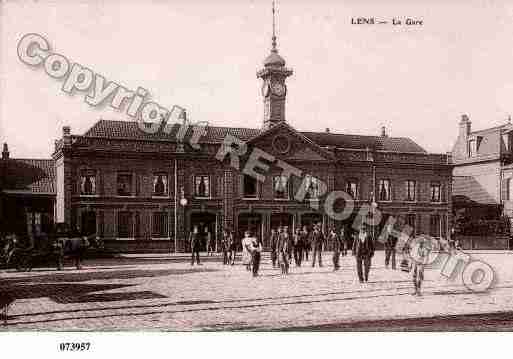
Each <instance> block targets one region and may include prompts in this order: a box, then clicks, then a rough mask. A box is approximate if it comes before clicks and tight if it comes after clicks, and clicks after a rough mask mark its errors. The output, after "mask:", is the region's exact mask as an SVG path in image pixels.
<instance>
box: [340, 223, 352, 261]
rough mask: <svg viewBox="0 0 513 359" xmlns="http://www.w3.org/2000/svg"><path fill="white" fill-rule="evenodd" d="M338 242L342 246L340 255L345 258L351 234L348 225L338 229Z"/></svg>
mask: <svg viewBox="0 0 513 359" xmlns="http://www.w3.org/2000/svg"><path fill="white" fill-rule="evenodd" d="M340 241H341V245H342V247H341V248H340V254H341V255H342V256H343V257H345V256H347V248H349V242H350V241H351V233H350V229H349V226H348V225H344V226H342V228H341V229H340Z"/></svg>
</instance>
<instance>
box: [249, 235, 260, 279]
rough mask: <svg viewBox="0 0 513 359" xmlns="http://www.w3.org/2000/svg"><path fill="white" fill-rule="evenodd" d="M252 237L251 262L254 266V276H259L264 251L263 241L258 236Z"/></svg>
mask: <svg viewBox="0 0 513 359" xmlns="http://www.w3.org/2000/svg"><path fill="white" fill-rule="evenodd" d="M250 238H251V263H252V266H253V277H257V276H258V269H259V268H260V258H261V253H262V242H261V241H260V240H259V239H258V238H256V237H250Z"/></svg>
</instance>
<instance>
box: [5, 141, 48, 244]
mask: <svg viewBox="0 0 513 359" xmlns="http://www.w3.org/2000/svg"><path fill="white" fill-rule="evenodd" d="M55 185H56V181H55V164H54V161H53V160H52V159H23V158H12V157H10V153H9V148H8V145H7V143H5V144H4V145H3V150H2V159H1V160H0V232H3V233H9V232H14V233H18V234H20V235H26V236H28V237H29V238H33V235H34V234H37V233H38V232H39V231H47V230H48V228H49V226H50V225H51V224H52V223H53V222H54V206H55V197H56V191H55Z"/></svg>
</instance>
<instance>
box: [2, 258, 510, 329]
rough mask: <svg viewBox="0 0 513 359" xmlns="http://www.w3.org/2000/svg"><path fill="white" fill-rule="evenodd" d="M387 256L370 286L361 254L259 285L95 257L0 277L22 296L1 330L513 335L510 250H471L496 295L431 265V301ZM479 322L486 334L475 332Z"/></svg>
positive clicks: (225, 270)
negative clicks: (359, 269) (361, 270)
mask: <svg viewBox="0 0 513 359" xmlns="http://www.w3.org/2000/svg"><path fill="white" fill-rule="evenodd" d="M383 257H384V253H383V252H376V255H375V257H374V261H373V267H372V270H371V274H370V277H369V282H368V283H364V284H361V283H359V282H358V280H357V279H356V275H355V268H354V259H353V257H351V256H347V257H342V267H341V269H340V270H339V271H338V272H333V270H332V265H331V260H330V259H331V254H330V253H326V254H325V256H324V267H322V268H318V267H315V268H312V267H311V263H310V262H307V263H306V264H305V265H303V266H302V267H300V268H297V267H295V266H291V274H290V275H289V276H286V277H283V276H281V275H280V274H279V270H278V269H273V268H272V267H271V265H270V263H269V259H268V256H265V257H264V261H263V265H262V270H261V275H260V276H259V277H258V278H252V277H251V276H250V274H249V273H248V272H247V271H246V270H245V268H244V267H243V266H242V265H240V264H236V265H235V266H223V265H222V263H221V261H220V259H219V258H215V259H214V258H209V260H207V261H204V262H203V265H202V266H194V267H191V265H190V263H189V262H188V260H186V259H185V258H183V257H182V258H174V259H167V258H166V257H165V256H156V255H155V256H147V257H144V256H143V257H138V258H120V259H117V258H116V259H109V260H98V261H93V260H89V261H85V268H84V269H83V270H81V271H77V270H74V269H72V267H70V266H68V267H66V269H65V270H64V271H62V272H58V271H56V270H54V269H34V270H33V271H32V272H30V273H17V272H13V271H9V272H0V275H1V282H2V288H7V290H8V291H9V293H10V294H11V295H14V296H15V297H16V298H17V300H16V301H15V303H14V304H13V305H12V307H11V309H10V311H9V324H8V325H7V326H3V327H2V326H0V328H1V329H0V330H33V329H37V330H41V329H44V330H95V331H97V330H137V329H143V330H187V331H188V330H273V329H278V330H283V329H297V330H301V329H302V330H305V329H324V330H337V329H342V330H372V329H373V328H374V329H377V330H408V329H411V328H416V329H420V330H437V329H438V330H440V328H442V329H443V328H445V329H451V328H452V329H454V328H459V329H468V330H471V329H474V330H477V329H488V330H493V329H494V328H499V327H500V328H501V329H510V330H511V328H513V315H512V313H513V273H512V271H511V260H512V259H513V257H512V254H511V253H510V252H491V253H486V254H483V253H472V257H473V258H478V259H481V260H483V261H485V262H487V263H488V264H490V265H491V266H492V267H493V268H494V269H495V271H496V276H497V283H496V285H495V287H494V289H493V290H491V291H490V292H487V293H481V294H477V293H472V292H470V291H469V290H468V289H466V288H465V286H464V285H463V284H462V282H461V279H460V276H458V277H457V278H456V279H455V280H448V279H446V278H444V277H442V276H441V274H440V269H439V268H431V269H429V270H427V271H426V276H425V278H426V279H425V282H424V288H423V292H424V295H423V296H422V297H415V296H412V295H411V293H412V284H411V275H410V274H408V273H405V272H402V271H400V270H392V269H387V268H385V266H384V260H383ZM498 313H499V314H498ZM411 318H417V319H415V320H412V319H411ZM487 318H488V319H487ZM475 320H478V321H479V325H480V326H482V327H481V328H476V327H473V325H472V323H473V321H475ZM487 320H488V322H487ZM458 321H460V322H461V323H463V324H461V323H460V324H461V325H460V324H458V323H459V322H458ZM455 323H456V324H455ZM487 323H488V324H487ZM434 324H436V325H434ZM424 325H425V327H424ZM487 325H488V326H487Z"/></svg>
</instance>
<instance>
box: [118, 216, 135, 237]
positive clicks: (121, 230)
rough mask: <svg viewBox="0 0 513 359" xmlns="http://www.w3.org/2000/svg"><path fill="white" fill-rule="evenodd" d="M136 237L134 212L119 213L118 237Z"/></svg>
mask: <svg viewBox="0 0 513 359" xmlns="http://www.w3.org/2000/svg"><path fill="white" fill-rule="evenodd" d="M133 236H134V218H133V214H132V212H128V211H122V212H118V237H119V238H133Z"/></svg>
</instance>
